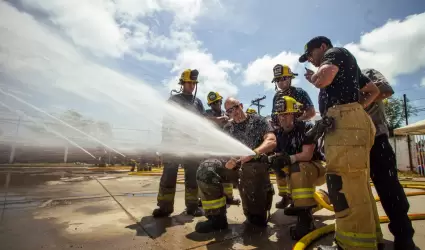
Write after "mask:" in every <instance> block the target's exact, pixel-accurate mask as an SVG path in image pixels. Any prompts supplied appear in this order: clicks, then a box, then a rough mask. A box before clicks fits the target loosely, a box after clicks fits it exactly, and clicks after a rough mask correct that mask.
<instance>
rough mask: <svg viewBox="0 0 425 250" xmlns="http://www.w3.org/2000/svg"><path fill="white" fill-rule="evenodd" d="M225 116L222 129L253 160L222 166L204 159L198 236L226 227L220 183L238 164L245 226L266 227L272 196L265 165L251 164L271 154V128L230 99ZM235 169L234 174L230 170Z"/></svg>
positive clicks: (273, 141) (200, 173)
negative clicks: (249, 152)
mask: <svg viewBox="0 0 425 250" xmlns="http://www.w3.org/2000/svg"><path fill="white" fill-rule="evenodd" d="M225 108H226V113H227V114H228V115H229V117H230V118H231V119H232V121H231V122H229V123H228V124H227V125H226V127H225V128H224V129H225V131H226V132H227V133H229V134H230V135H231V136H232V137H234V138H235V139H237V140H239V141H240V142H242V143H243V144H244V145H246V146H247V147H249V148H251V149H253V152H255V156H254V155H252V156H243V157H240V158H239V159H238V160H237V159H234V158H231V159H230V160H228V161H227V162H226V163H225V164H223V161H221V160H215V159H207V160H205V161H204V162H202V163H201V164H200V166H199V169H198V173H197V181H198V186H199V191H200V197H201V199H202V207H203V209H204V211H205V215H206V217H207V219H208V220H207V221H204V222H199V223H198V224H197V225H196V228H195V230H196V231H197V232H199V233H209V232H213V231H219V230H223V229H226V228H227V227H228V224H227V218H226V196H225V194H224V191H223V186H222V182H223V180H224V179H226V175H227V174H228V173H229V171H236V169H235V168H236V166H237V165H238V163H237V162H238V161H239V162H240V163H241V168H240V171H241V173H240V183H239V192H240V195H241V198H242V207H243V212H244V214H245V216H246V218H247V222H248V223H250V224H252V225H255V226H260V227H266V226H267V222H268V217H269V211H270V208H271V203H272V199H273V195H274V190H273V185H272V184H271V181H270V175H269V173H268V165H267V163H261V162H257V161H255V159H256V158H257V157H256V156H258V155H261V154H263V153H269V152H272V151H273V150H274V149H275V147H276V137H275V135H274V133H273V128H272V127H271V126H270V124H269V123H268V122H267V121H266V118H264V117H261V116H259V115H247V114H246V113H245V112H244V110H243V105H242V104H241V103H240V102H239V101H238V100H236V99H234V98H228V99H227V100H226V102H225ZM234 169H235V170H234Z"/></svg>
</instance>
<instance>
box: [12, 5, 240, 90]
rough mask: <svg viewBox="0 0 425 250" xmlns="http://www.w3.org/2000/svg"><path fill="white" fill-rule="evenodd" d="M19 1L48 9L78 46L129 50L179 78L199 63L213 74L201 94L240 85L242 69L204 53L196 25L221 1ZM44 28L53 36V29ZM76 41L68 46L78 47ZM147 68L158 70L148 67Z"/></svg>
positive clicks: (115, 52)
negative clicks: (164, 18)
mask: <svg viewBox="0 0 425 250" xmlns="http://www.w3.org/2000/svg"><path fill="white" fill-rule="evenodd" d="M18 1H19V2H20V3H21V4H22V6H23V7H24V10H26V11H28V12H29V13H32V12H34V11H36V12H38V13H40V12H41V13H43V14H44V15H45V16H46V17H47V19H48V20H49V21H50V22H51V23H52V24H53V25H54V26H55V27H56V28H58V29H57V30H55V31H56V32H55V33H56V35H65V37H67V38H69V39H70V40H71V41H72V44H73V45H75V46H77V47H78V48H83V49H84V51H89V52H91V53H92V54H94V55H96V56H99V57H105V56H106V57H112V58H122V57H123V56H124V55H129V56H132V57H133V58H135V59H137V60H140V61H145V62H148V63H156V64H164V65H166V66H169V67H173V70H172V73H174V78H177V77H178V76H179V75H180V74H181V72H179V71H180V69H183V68H184V67H186V65H192V64H196V67H198V68H200V69H202V74H201V75H202V76H203V77H204V79H207V80H206V81H205V84H206V86H203V87H202V88H201V90H200V93H203V92H202V91H203V90H202V89H204V88H208V89H217V90H220V91H222V92H224V93H229V94H230V93H236V92H237V89H236V87H235V86H234V85H232V84H230V76H229V74H228V72H234V73H237V72H238V70H239V68H238V67H236V66H235V65H234V63H232V62H228V61H225V60H222V61H218V62H215V61H214V59H213V57H212V55H211V54H209V53H207V52H204V50H203V49H202V42H201V41H199V40H197V39H196V37H195V34H194V33H193V31H192V29H191V26H192V25H194V24H195V23H196V20H197V19H198V18H199V17H200V16H202V15H204V14H209V15H211V11H209V10H210V9H217V8H215V7H216V6H220V8H222V6H221V3H220V2H219V1H217V0H181V1H173V0H146V1H136V0H114V1H113V0H93V1H83V2H72V1H71V2H70V1H67V0H46V1H43V3H40V2H37V1H32V0H18ZM163 13H169V14H171V15H172V17H173V19H172V22H171V24H170V25H169V26H164V27H162V25H164V24H163V23H161V22H160V21H161V18H160V15H161V14H163ZM8 22H9V23H8V24H7V25H10V26H13V25H15V26H16V25H17V24H16V22H15V23H12V22H14V21H13V19H10V21H8ZM43 25H46V23H44V24H43ZM16 28H18V27H16ZM19 28H23V27H19ZM29 30H30V29H28V32H29ZM59 30H60V32H61V33H62V34H61V33H59ZM43 32H46V35H47V34H48V33H49V30H48V29H45V30H44V31H43ZM29 33H30V32H29ZM29 33H28V34H29ZM56 35H55V37H56ZM55 39H57V38H55ZM40 42H41V41H40ZM43 42H44V41H43ZM50 45H53V46H54V41H52V42H49V46H50ZM73 45H71V44H65V45H63V46H64V47H67V49H68V50H72V49H73V48H74V46H73ZM22 46H24V45H22ZM17 50H19V49H17ZM65 51H66V50H65ZM156 51H160V52H161V54H164V52H167V55H169V56H168V58H166V57H163V56H159V55H158V54H156V53H155V52H156ZM55 53H65V52H58V51H55ZM187 55H191V57H193V58H188V57H187ZM174 56H176V58H174ZM216 63H218V64H217V65H216ZM145 70H146V71H149V72H150V73H149V74H151V73H152V71H151V70H149V69H148V68H146V67H145ZM152 74H153V73H152ZM154 75H155V74H154ZM156 76H159V74H158V75H156ZM159 77H160V76H159ZM165 77H166V76H165Z"/></svg>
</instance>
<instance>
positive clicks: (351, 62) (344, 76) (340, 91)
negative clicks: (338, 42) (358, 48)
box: [319, 48, 361, 116]
mask: <svg viewBox="0 0 425 250" xmlns="http://www.w3.org/2000/svg"><path fill="white" fill-rule="evenodd" d="M323 57H324V58H323V61H322V64H321V65H324V64H332V65H335V66H337V67H338V68H339V70H338V73H337V74H336V76H335V78H334V80H333V81H332V83H331V84H330V85H328V86H327V87H325V88H322V89H320V93H319V110H320V114H321V115H322V116H323V115H324V114H325V113H326V111H327V110H328V108H330V107H332V106H334V105H342V104H347V103H352V102H358V101H359V78H360V74H361V72H360V68H359V66H358V65H357V60H356V58H355V57H354V56H353V55H352V54H351V53H350V52H349V51H348V50H347V49H345V48H330V49H328V50H327V51H326V52H325V54H324V56H323Z"/></svg>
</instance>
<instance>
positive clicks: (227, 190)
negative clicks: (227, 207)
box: [223, 183, 233, 199]
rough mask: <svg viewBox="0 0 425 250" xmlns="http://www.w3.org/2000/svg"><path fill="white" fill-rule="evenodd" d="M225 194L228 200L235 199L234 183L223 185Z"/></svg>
mask: <svg viewBox="0 0 425 250" xmlns="http://www.w3.org/2000/svg"><path fill="white" fill-rule="evenodd" d="M223 189H224V194H225V195H226V197H227V198H228V199H232V198H233V184H232V183H223Z"/></svg>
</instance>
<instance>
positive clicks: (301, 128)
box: [269, 96, 328, 240]
mask: <svg viewBox="0 0 425 250" xmlns="http://www.w3.org/2000/svg"><path fill="white" fill-rule="evenodd" d="M300 106H301V104H300V103H298V102H297V101H296V100H295V99H294V98H292V97H290V96H283V97H282V99H281V100H278V102H277V103H276V110H275V114H276V115H277V118H278V124H279V127H280V131H279V132H278V133H277V134H276V139H277V148H276V154H275V155H274V156H269V160H270V162H271V164H272V168H273V169H275V170H277V171H276V173H277V175H284V172H282V170H281V169H282V168H284V170H285V172H288V173H289V181H290V185H289V186H290V192H291V193H292V201H293V205H292V206H290V207H287V208H285V214H287V215H289V214H290V215H296V216H298V221H297V224H296V225H295V226H292V227H291V229H290V233H291V237H292V238H293V239H294V240H299V239H301V238H302V237H303V236H305V235H306V234H308V233H309V232H311V231H313V230H314V229H315V226H314V220H313V214H312V209H314V208H316V207H317V205H318V204H317V203H316V201H315V200H314V192H315V187H316V186H320V185H323V184H324V183H325V176H324V175H325V162H324V157H323V155H322V153H321V152H320V150H319V148H318V145H317V141H313V140H311V138H308V137H307V136H306V133H307V131H309V130H310V129H311V128H312V127H313V125H312V124H311V123H306V122H304V121H297V119H296V118H297V116H299V115H301V114H302V113H301V112H300ZM279 177H283V176H279ZM322 193H323V194H325V196H327V194H326V193H324V191H323V192H322ZM325 200H328V198H327V197H325Z"/></svg>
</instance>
